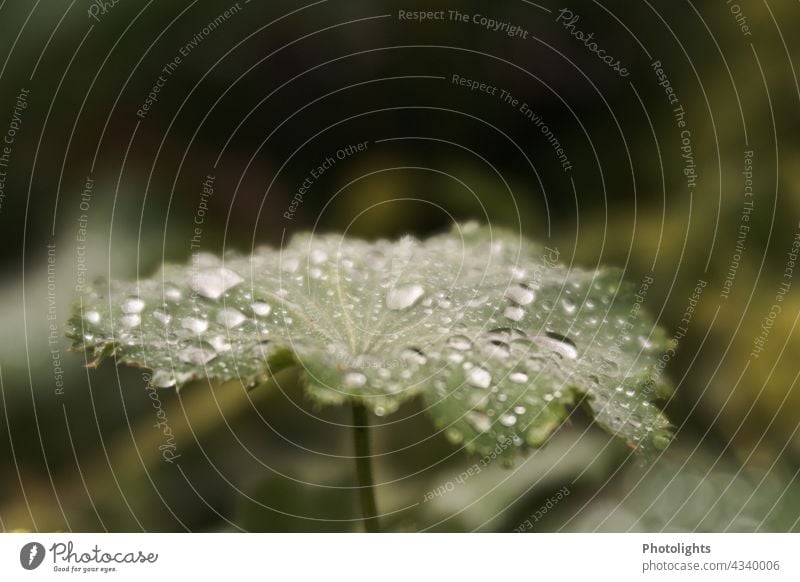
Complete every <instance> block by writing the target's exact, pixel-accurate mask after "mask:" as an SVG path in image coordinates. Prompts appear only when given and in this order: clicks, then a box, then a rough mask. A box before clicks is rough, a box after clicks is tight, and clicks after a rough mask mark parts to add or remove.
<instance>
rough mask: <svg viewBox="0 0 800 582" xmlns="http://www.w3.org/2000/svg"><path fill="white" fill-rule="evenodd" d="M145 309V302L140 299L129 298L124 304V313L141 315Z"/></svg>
mask: <svg viewBox="0 0 800 582" xmlns="http://www.w3.org/2000/svg"><path fill="white" fill-rule="evenodd" d="M142 309H144V301H142V300H141V299H139V298H138V297H128V298H127V299H126V300H125V301H123V302H122V313H141V311H142Z"/></svg>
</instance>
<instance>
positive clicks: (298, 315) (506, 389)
mask: <svg viewBox="0 0 800 582" xmlns="http://www.w3.org/2000/svg"><path fill="white" fill-rule="evenodd" d="M471 236H476V235H474V233H472V234H471V233H469V232H467V233H466V239H465V240H466V242H464V241H460V240H458V239H455V238H453V237H452V236H444V237H437V238H434V239H430V240H428V241H424V242H420V241H417V240H415V239H413V238H408V237H407V238H404V239H401V240H400V241H398V242H389V241H377V242H375V243H367V242H364V241H357V240H343V239H341V238H340V237H324V236H323V237H311V236H308V237H298V238H296V239H295V240H293V242H292V243H291V244H290V245H289V246H287V247H285V248H284V249H283V250H281V251H273V250H266V251H261V250H259V251H257V252H256V253H255V254H254V255H253V256H252V257H247V258H245V257H226V259H225V260H224V261H222V260H219V259H214V258H211V257H208V256H205V257H204V258H203V260H202V261H200V262H196V263H195V264H193V265H192V267H190V268H179V267H166V268H165V269H164V270H163V271H162V272H161V273H159V274H157V275H156V276H155V277H154V278H153V279H150V280H146V281H140V282H138V283H136V284H133V283H131V284H119V283H114V284H112V285H111V287H110V293H111V300H110V301H109V300H108V299H106V298H105V297H100V296H99V295H97V296H95V297H94V299H92V300H90V301H89V302H88V303H89V306H88V307H87V308H86V310H85V311H84V312H83V314H82V318H83V319H82V321H81V322H80V325H79V326H76V331H75V332H74V333H75V334H77V333H78V331H77V330H78V329H79V330H80V334H82V336H81V340H82V342H83V343H84V344H85V345H87V346H94V347H95V349H97V350H100V349H102V348H103V347H104V346H105V345H106V344H108V343H109V342H113V343H114V344H115V346H116V351H117V353H118V354H121V355H122V356H123V361H131V362H136V363H139V364H143V365H146V366H148V367H151V368H153V369H154V370H155V372H154V374H153V383H154V384H155V385H157V386H162V387H168V386H174V385H176V384H178V385H180V384H182V383H184V382H186V381H187V380H190V379H192V378H198V377H203V376H206V375H208V376H213V377H217V378H221V379H232V378H237V377H238V378H246V379H247V380H248V381H250V380H252V379H256V378H259V377H262V376H263V375H264V373H265V371H266V369H267V366H268V361H269V358H270V356H271V354H273V353H274V352H275V350H276V349H284V350H289V351H291V352H292V353H293V354H294V356H295V358H296V360H297V362H298V363H299V364H300V366H302V367H303V368H304V369H305V371H306V373H307V375H308V377H309V378H310V379H311V381H310V385H311V389H312V393H314V391H315V390H316V393H315V394H317V395H319V396H320V399H321V400H324V401H337V400H338V401H341V400H343V399H345V398H347V397H350V396H358V397H360V398H362V399H364V401H366V402H368V403H369V404H370V405H371V407H372V409H373V411H374V412H375V413H377V414H389V413H391V412H393V411H394V410H396V408H397V406H398V405H399V403H400V402H402V401H403V400H404V399H406V398H409V397H410V396H412V395H414V394H418V393H423V394H425V396H426V402H427V403H428V405H429V406H430V408H431V412H432V413H433V414H434V416H435V417H436V418H437V420H438V421H439V422H440V424H442V425H443V426H445V427H447V434H448V436H449V437H450V438H451V439H452V440H454V441H456V442H462V441H463V442H470V440H476V439H477V441H478V443H479V444H478V445H477V446H475V447H473V448H476V449H478V450H480V449H482V448H483V449H485V448H487V447H489V446H490V445H491V446H493V445H494V444H495V443H496V442H497V441H498V440H502V439H507V440H510V441H512V442H513V443H514V444H515V445H517V446H521V445H522V444H523V443H524V442H527V443H528V444H531V445H534V446H538V445H539V444H541V443H542V442H543V441H544V439H546V438H547V436H548V435H549V434H550V432H552V430H553V429H554V428H555V427H557V426H558V423H559V422H560V419H562V418H563V417H564V415H565V414H566V409H565V407H566V406H568V405H569V404H572V403H574V402H575V401H576V400H577V399H578V398H580V397H583V395H586V396H587V397H588V398H589V401H590V403H591V406H592V409H593V410H594V411H595V414H596V416H597V419H598V421H600V422H601V423H602V424H603V425H604V426H606V427H608V428H609V430H611V431H613V432H617V433H619V434H621V435H623V436H625V438H627V439H629V440H630V441H632V442H634V443H636V442H639V441H643V440H646V439H647V438H648V434H649V433H652V432H656V431H660V430H661V429H662V428H663V427H662V426H661V425H659V423H658V422H656V419H658V418H661V417H660V416H659V413H658V411H657V409H656V408H655V407H654V406H653V405H652V404H651V403H650V400H652V399H653V395H652V394H650V395H646V397H642V396H641V394H639V393H638V392H637V389H638V388H637V387H638V385H639V384H640V383H641V377H643V375H644V374H645V373H646V370H647V369H649V368H648V366H651V365H652V363H653V356H654V354H657V353H658V352H659V350H660V349H662V348H663V338H661V337H653V336H652V334H651V333H650V332H651V331H652V330H649V329H648V327H647V326H646V324H644V323H643V322H642V321H640V320H637V319H636V318H633V319H632V318H631V317H630V316H629V312H627V311H625V310H619V309H615V307H614V298H615V294H616V292H617V290H618V289H617V286H616V285H617V284H616V283H615V282H614V281H613V280H610V279H609V278H608V277H600V278H596V277H594V276H592V274H590V273H585V272H577V271H576V272H575V273H572V272H569V271H567V270H566V269H564V268H551V267H550V266H547V267H546V266H545V265H544V264H543V262H542V261H541V259H540V257H537V254H536V252H533V251H530V252H528V254H527V255H523V256H522V257H520V250H519V249H518V248H515V247H514V245H512V244H510V241H509V240H506V239H499V240H495V241H493V242H491V243H487V242H486V241H483V242H481V243H480V244H478V243H477V242H470V241H469V240H468V239H469V237H471ZM476 240H477V239H476ZM465 245H466V246H465ZM470 245H472V246H470ZM537 251H538V249H537ZM90 299H91V298H90ZM109 305H110V308H109ZM626 306H628V307H629V304H628V303H626ZM648 373H649V372H648ZM626 382H627V384H626ZM620 386H624V389H623V390H622V392H619V391H618V390H617V389H616V388H617V387H620ZM640 429H641V430H640Z"/></svg>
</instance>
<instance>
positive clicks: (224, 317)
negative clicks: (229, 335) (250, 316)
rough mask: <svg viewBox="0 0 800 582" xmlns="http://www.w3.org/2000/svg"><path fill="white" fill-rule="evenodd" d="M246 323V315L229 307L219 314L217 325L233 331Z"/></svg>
mask: <svg viewBox="0 0 800 582" xmlns="http://www.w3.org/2000/svg"><path fill="white" fill-rule="evenodd" d="M245 321H247V317H245V315H244V313H242V312H241V311H239V310H238V309H233V308H232V307H227V308H225V309H222V310H221V311H220V312H219V313H217V323H219V324H220V325H224V326H225V327H227V328H229V329H233V328H234V327H237V326H239V325H241V324H242V323H244V322H245Z"/></svg>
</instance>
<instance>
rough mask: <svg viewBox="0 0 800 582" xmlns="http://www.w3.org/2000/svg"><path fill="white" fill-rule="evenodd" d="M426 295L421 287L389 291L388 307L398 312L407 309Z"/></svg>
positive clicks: (408, 286) (396, 288)
mask: <svg viewBox="0 0 800 582" xmlns="http://www.w3.org/2000/svg"><path fill="white" fill-rule="evenodd" d="M424 294H425V289H423V288H422V286H421V285H404V286H402V287H395V288H394V289H391V290H389V292H388V293H387V294H386V307H388V308H389V309H392V310H395V311H398V310H400V309H407V308H409V307H411V306H412V305H414V304H415V303H416V302H417V301H419V299H420V297H422V296H423V295H424Z"/></svg>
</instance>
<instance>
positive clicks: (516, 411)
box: [514, 406, 525, 414]
mask: <svg viewBox="0 0 800 582" xmlns="http://www.w3.org/2000/svg"><path fill="white" fill-rule="evenodd" d="M514 414H525V407H524V406H515V407H514Z"/></svg>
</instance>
